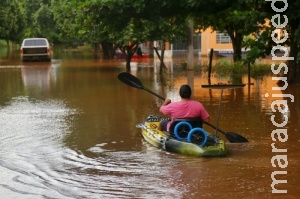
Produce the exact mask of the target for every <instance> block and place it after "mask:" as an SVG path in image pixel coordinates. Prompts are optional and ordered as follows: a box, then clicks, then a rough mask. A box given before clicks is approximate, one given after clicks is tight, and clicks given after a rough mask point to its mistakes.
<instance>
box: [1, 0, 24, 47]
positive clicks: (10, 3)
mask: <svg viewBox="0 0 300 199" xmlns="http://www.w3.org/2000/svg"><path fill="white" fill-rule="evenodd" d="M0 16H1V17H0V38H1V39H4V40H6V41H7V44H8V45H7V47H8V49H9V41H15V42H19V41H20V40H21V37H22V34H21V33H22V30H23V29H24V27H25V24H26V21H25V14H24V10H23V9H22V5H21V4H20V3H19V2H18V1H17V0H3V1H1V2H0Z"/></svg>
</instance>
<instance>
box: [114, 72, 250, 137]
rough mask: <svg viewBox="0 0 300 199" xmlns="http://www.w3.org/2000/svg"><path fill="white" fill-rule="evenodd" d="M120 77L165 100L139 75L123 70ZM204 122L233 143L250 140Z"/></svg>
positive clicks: (125, 81)
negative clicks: (147, 86)
mask: <svg viewBox="0 0 300 199" xmlns="http://www.w3.org/2000/svg"><path fill="white" fill-rule="evenodd" d="M118 79H119V80H120V81H121V82H123V83H125V84H127V85H129V86H132V87H135V88H138V89H143V90H145V91H147V92H149V93H151V94H153V95H155V96H156V97H158V98H160V99H162V100H165V98H164V97H162V96H160V95H158V94H157V93H154V92H153V91H151V90H149V89H147V88H145V87H144V86H143V84H142V83H141V81H140V80H139V79H138V78H137V77H135V76H133V75H131V74H130V73H128V72H122V73H120V74H119V75H118ZM203 123H204V124H206V125H208V126H210V127H212V128H214V129H217V130H218V131H219V132H221V133H222V134H224V135H225V137H226V138H227V139H228V140H229V142H231V143H239V142H248V140H247V139H246V138H245V137H243V136H241V135H239V134H237V133H235V132H225V131H222V130H221V129H219V128H217V127H215V126H214V125H212V124H210V123H208V122H205V121H203Z"/></svg>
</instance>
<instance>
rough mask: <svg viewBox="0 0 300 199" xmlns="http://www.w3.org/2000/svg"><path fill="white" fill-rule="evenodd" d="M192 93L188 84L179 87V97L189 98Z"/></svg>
mask: <svg viewBox="0 0 300 199" xmlns="http://www.w3.org/2000/svg"><path fill="white" fill-rule="evenodd" d="M191 94H192V89H191V87H190V86H189V85H187V84H184V85H182V86H181V87H180V89H179V95H180V97H182V98H184V99H190V98H191Z"/></svg>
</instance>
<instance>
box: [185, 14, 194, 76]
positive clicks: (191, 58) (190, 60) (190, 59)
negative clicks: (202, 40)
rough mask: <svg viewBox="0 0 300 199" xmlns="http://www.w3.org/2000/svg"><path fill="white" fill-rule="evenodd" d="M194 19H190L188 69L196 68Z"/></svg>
mask: <svg viewBox="0 0 300 199" xmlns="http://www.w3.org/2000/svg"><path fill="white" fill-rule="evenodd" d="M193 37H194V21H193V19H190V20H189V21H188V39H187V43H188V51H187V69H188V70H193V69H194V45H193V44H194V39H193Z"/></svg>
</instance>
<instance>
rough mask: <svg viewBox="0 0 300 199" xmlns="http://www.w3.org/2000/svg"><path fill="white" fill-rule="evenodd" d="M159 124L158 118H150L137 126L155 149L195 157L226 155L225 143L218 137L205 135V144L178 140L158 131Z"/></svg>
mask: <svg viewBox="0 0 300 199" xmlns="http://www.w3.org/2000/svg"><path fill="white" fill-rule="evenodd" d="M159 122H160V118H156V117H151V119H149V118H148V119H147V120H146V121H145V122H144V123H142V124H139V125H138V127H139V128H141V129H142V135H143V137H144V139H145V140H146V141H147V142H148V143H150V144H151V145H153V146H155V147H157V148H161V149H164V150H166V151H169V152H174V153H178V154H183V155H190V156H197V157H218V156H226V155H227V154H228V150H227V147H226V144H225V142H224V141H223V140H222V139H220V138H219V137H215V136H214V135H212V134H209V133H207V137H208V140H209V141H207V142H206V143H205V144H199V143H193V142H191V141H188V140H186V139H181V140H178V139H177V138H176V137H174V136H171V135H170V134H169V133H168V132H164V131H160V130H158V126H159Z"/></svg>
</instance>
